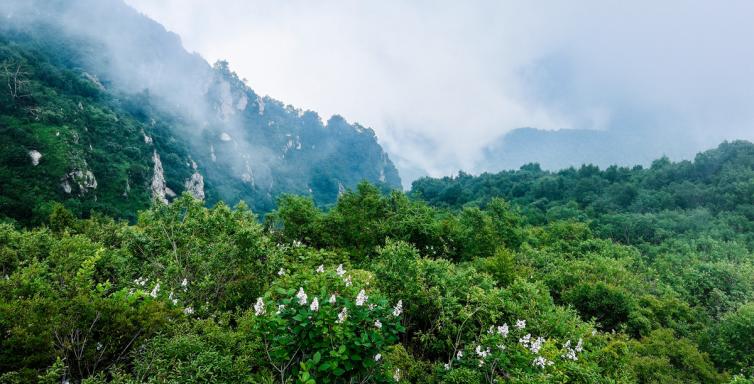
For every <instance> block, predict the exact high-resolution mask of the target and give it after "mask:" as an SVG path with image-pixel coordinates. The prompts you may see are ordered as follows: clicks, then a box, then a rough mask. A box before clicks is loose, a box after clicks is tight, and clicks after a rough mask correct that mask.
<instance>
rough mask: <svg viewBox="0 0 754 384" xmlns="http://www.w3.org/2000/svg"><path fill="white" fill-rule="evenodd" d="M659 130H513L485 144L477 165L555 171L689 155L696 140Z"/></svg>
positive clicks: (492, 169)
mask: <svg viewBox="0 0 754 384" xmlns="http://www.w3.org/2000/svg"><path fill="white" fill-rule="evenodd" d="M661 135H662V132H657V131H652V132H645V131H642V130H640V129H636V128H634V129H630V130H621V129H617V130H608V131H598V130H591V129H561V130H554V131H551V130H541V129H535V128H518V129H514V130H512V131H510V132H508V133H507V134H505V135H504V136H502V137H501V138H499V139H498V140H496V141H494V142H492V143H491V144H489V145H488V146H486V147H485V148H484V149H483V151H482V156H481V160H480V161H479V163H478V166H477V168H478V169H481V170H487V171H498V170H505V169H518V168H519V167H520V166H522V165H524V164H527V163H538V164H539V165H540V166H541V167H542V168H544V169H548V170H558V169H563V168H567V167H579V166H581V165H582V164H594V165H599V166H601V167H608V166H610V165H613V164H618V165H629V164H644V165H648V164H649V163H651V162H652V160H654V159H656V158H658V157H660V156H663V155H667V156H670V157H672V158H690V157H692V156H693V154H694V149H693V148H698V146H699V144H698V143H693V142H690V141H689V140H687V139H688V138H685V137H681V136H678V135H676V136H675V137H662V136H661Z"/></svg>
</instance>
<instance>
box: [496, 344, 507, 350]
mask: <svg viewBox="0 0 754 384" xmlns="http://www.w3.org/2000/svg"><path fill="white" fill-rule="evenodd" d="M497 347H498V348H499V349H500V350H501V351H504V350H505V345H504V344H498V345H497Z"/></svg>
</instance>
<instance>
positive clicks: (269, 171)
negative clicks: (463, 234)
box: [0, 0, 400, 223]
mask: <svg viewBox="0 0 754 384" xmlns="http://www.w3.org/2000/svg"><path fill="white" fill-rule="evenodd" d="M0 17H2V19H3V21H4V22H3V23H2V26H0V84H2V85H3V87H2V90H0V137H2V141H1V142H0V178H1V179H2V180H3V183H2V185H0V217H6V218H9V219H14V220H17V221H20V222H28V223H35V222H39V221H40V220H42V219H43V218H44V217H45V216H46V215H47V214H48V213H49V212H50V210H51V207H52V205H53V204H54V202H56V201H64V202H65V205H66V206H67V207H68V208H69V209H71V210H72V211H74V212H75V213H77V214H82V215H87V214H88V213H89V212H90V211H92V210H94V211H98V212H101V213H105V214H108V215H112V216H116V217H123V218H129V219H133V218H134V217H135V212H136V211H137V210H138V209H143V208H145V207H147V206H149V204H150V203H151V201H152V200H153V199H156V200H161V201H170V200H171V199H172V198H173V197H175V196H176V195H179V194H181V193H183V192H188V193H190V194H192V195H194V196H195V197H198V198H200V199H204V200H205V201H206V202H207V203H208V204H214V203H215V202H218V201H220V200H223V201H226V202H228V203H230V204H235V203H237V202H239V201H245V202H246V203H247V204H248V205H250V206H251V208H252V209H253V210H255V211H257V212H266V211H269V210H271V209H272V208H274V206H275V201H276V198H277V197H278V196H279V195H280V194H282V193H295V194H303V195H309V196H311V197H313V198H314V200H315V201H316V203H317V204H319V205H328V204H331V203H333V202H334V201H335V200H336V199H337V196H338V195H339V194H340V193H342V192H343V191H344V190H345V189H347V188H352V187H354V186H355V185H356V184H357V183H359V182H360V181H362V180H367V181H370V182H373V183H377V184H379V185H381V186H382V187H383V188H386V189H389V188H397V187H400V177H399V175H398V171H397V170H396V168H395V166H394V165H393V163H392V162H391V160H390V158H389V157H388V155H387V154H386V153H385V152H384V151H383V149H382V148H381V147H380V145H379V144H378V142H377V138H376V136H375V133H374V131H372V130H371V129H369V128H366V127H363V126H361V125H359V124H355V123H354V124H352V123H348V122H347V121H346V120H345V119H344V118H343V117H341V116H333V117H332V118H330V119H329V120H327V121H323V119H322V118H321V117H320V116H319V115H317V113H316V112H312V111H303V110H301V109H297V108H295V107H293V106H290V105H285V104H284V103H282V102H280V101H278V100H275V99H272V98H270V97H267V96H261V95H258V94H257V93H255V92H254V91H253V90H252V89H251V88H250V87H249V86H248V85H247V84H246V83H245V81H244V80H241V79H239V78H238V76H237V75H236V74H235V73H233V72H232V71H231V70H230V68H229V65H228V63H227V62H223V61H220V62H217V63H215V64H214V65H210V64H209V63H207V62H206V61H205V60H204V59H202V58H201V57H200V56H198V55H196V54H191V53H189V52H187V51H186V50H185V49H184V48H183V47H182V45H181V42H180V38H179V37H178V36H177V35H175V34H173V33H170V32H168V31H166V30H165V28H164V27H162V26H161V25H160V24H158V23H156V22H155V21H153V20H151V19H149V18H147V17H146V16H144V15H142V14H140V13H138V12H137V11H135V10H134V9H132V8H130V7H129V6H127V5H126V4H125V3H123V2H122V1H121V0H75V1H62V0H53V1H9V2H3V4H0Z"/></svg>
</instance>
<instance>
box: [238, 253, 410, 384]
mask: <svg viewBox="0 0 754 384" xmlns="http://www.w3.org/2000/svg"><path fill="white" fill-rule="evenodd" d="M368 280H369V279H368V276H367V275H366V274H365V273H363V272H361V273H354V272H352V271H349V270H347V269H346V268H345V267H344V266H342V265H339V266H322V268H319V267H317V268H316V269H312V270H311V271H307V272H300V273H297V274H292V275H284V276H281V278H280V279H279V280H278V281H277V282H275V283H274V284H273V287H272V288H271V289H270V290H269V291H268V292H267V293H266V294H265V295H264V296H263V297H259V298H258V299H257V300H256V303H255V304H254V306H253V308H252V309H250V310H249V312H248V315H247V316H246V321H248V322H249V324H248V329H250V331H251V332H253V333H254V336H256V337H258V338H259V340H260V341H261V343H262V349H263V354H264V356H265V357H266V359H267V363H268V364H269V368H270V369H271V370H272V371H273V372H274V373H275V374H276V376H277V378H278V380H280V381H281V382H285V380H287V378H293V377H298V379H299V380H301V381H304V382H307V381H309V380H314V379H316V382H318V383H333V382H340V381H342V378H345V377H348V378H354V380H356V379H358V380H357V382H358V381H360V380H362V379H368V380H370V381H371V382H391V379H390V377H391V376H393V375H394V372H388V371H387V370H386V368H385V367H383V361H382V353H384V350H385V348H386V347H388V346H390V345H393V344H395V343H396V342H397V341H398V334H399V333H401V332H402V331H403V326H402V325H401V312H402V303H400V302H395V303H390V302H388V300H387V299H386V298H384V297H383V296H382V295H381V294H380V293H379V292H377V291H376V290H373V289H370V287H369V285H368ZM339 380H340V381H339Z"/></svg>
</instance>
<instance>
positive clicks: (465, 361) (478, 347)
mask: <svg viewBox="0 0 754 384" xmlns="http://www.w3.org/2000/svg"><path fill="white" fill-rule="evenodd" d="M583 351H584V341H583V339H582V338H578V339H577V341H573V342H572V341H571V340H566V341H565V342H563V343H562V344H560V343H558V342H557V341H556V340H554V339H549V338H546V337H543V336H535V335H532V333H531V332H530V330H528V329H527V328H526V320H521V319H519V320H516V322H515V323H514V325H512V326H509V325H508V324H507V323H503V324H501V325H493V326H490V327H489V328H488V329H487V330H486V331H485V332H483V333H481V335H480V336H479V338H478V339H477V340H476V341H475V342H473V343H470V344H467V345H464V346H458V347H456V349H455V350H454V353H452V355H451V358H450V359H449V360H448V362H447V363H445V364H444V365H443V368H444V369H445V371H451V370H453V369H457V368H462V367H464V368H469V369H475V370H477V371H480V372H482V373H483V374H484V376H485V378H486V381H487V382H490V383H492V382H495V380H496V379H497V378H499V377H519V378H521V377H527V376H538V375H542V374H544V375H547V374H548V371H549V370H551V369H557V368H558V367H553V366H555V365H562V364H568V363H569V362H573V361H577V360H578V358H579V354H580V353H581V352H583Z"/></svg>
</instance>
